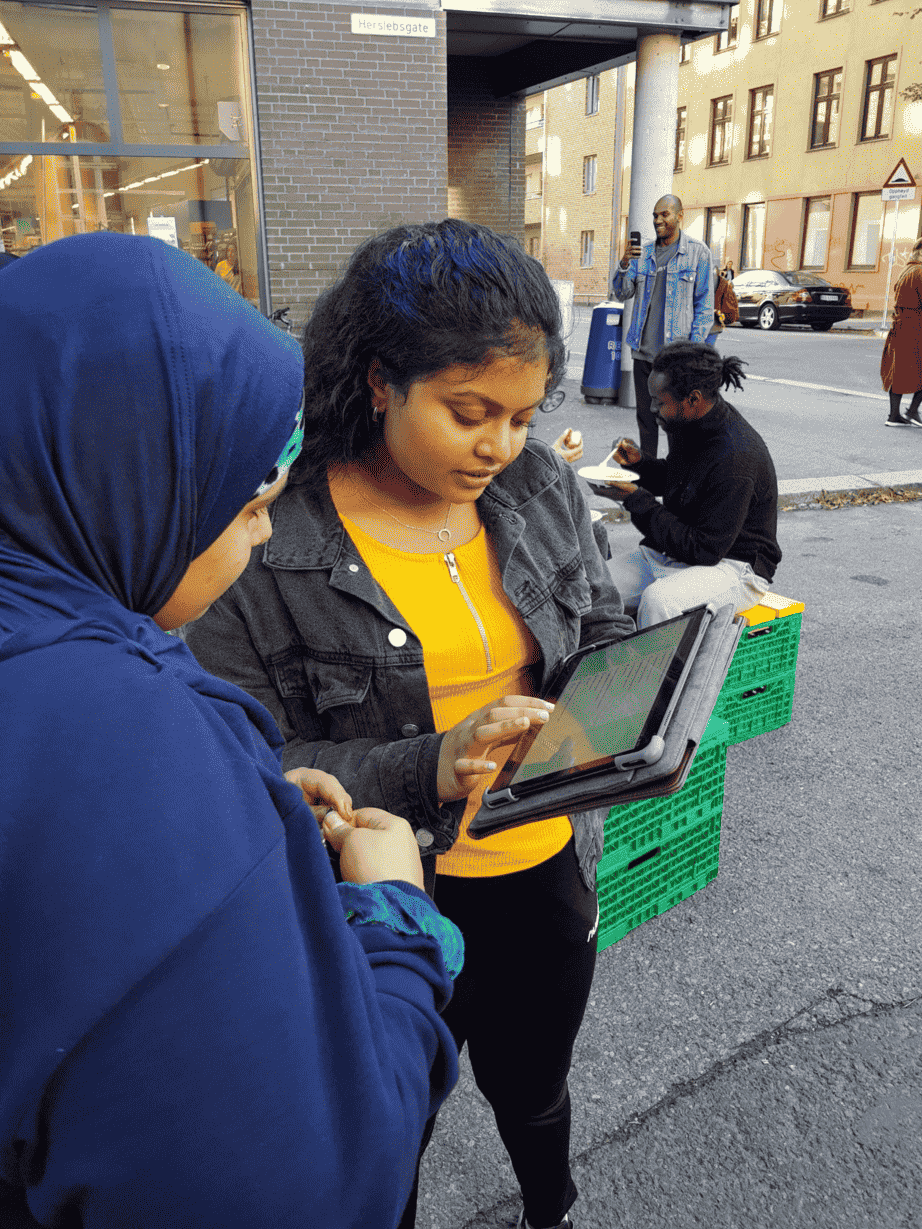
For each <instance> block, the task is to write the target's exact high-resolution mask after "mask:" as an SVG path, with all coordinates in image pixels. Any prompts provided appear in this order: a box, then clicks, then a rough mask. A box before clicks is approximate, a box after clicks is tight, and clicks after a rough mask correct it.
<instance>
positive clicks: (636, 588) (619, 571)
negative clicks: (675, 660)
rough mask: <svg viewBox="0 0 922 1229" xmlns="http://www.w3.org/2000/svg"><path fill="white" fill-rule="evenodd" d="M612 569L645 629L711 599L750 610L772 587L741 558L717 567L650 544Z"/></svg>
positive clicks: (612, 563)
mask: <svg viewBox="0 0 922 1229" xmlns="http://www.w3.org/2000/svg"><path fill="white" fill-rule="evenodd" d="M608 569H609V571H610V572H611V578H612V580H613V581H614V583H615V585H616V587H617V589H618V592H619V593H620V594H621V597H622V600H623V601H624V604H625V606H637V626H638V627H639V628H643V627H652V626H653V624H654V623H662V622H663V620H664V619H674V618H675V617H676V615H680V614H681V613H682V611H683V610H690V609H691V608H692V607H693V606H702V605H703V604H704V603H705V602H713V603H714V605H715V606H727V605H732V606H733V609H734V610H735V611H740V610H748V608H749V607H750V606H755V605H756V603H757V602H758V600H759V598H760V597H761V596H762V594H763V593H765V592H766V591H767V589H768V584H767V583H766V582H765V581H764V580H763V579H762V577H761V576H757V575H756V574H755V572H753V570H752V567H751V566H750V565H749V564H748V563H742V562H741V561H740V560H739V559H722V560H721V561H720V563H718V564H715V566H714V567H698V566H689V565H688V564H687V563H679V561H678V560H677V559H670V558H669V556H668V555H663V554H661V553H660V552H659V551H658V550H653V548H652V547H650V546H639V547H638V548H637V550H634V551H631V553H630V554H629V555H624V556H622V557H621V558H619V559H612V560H610V561H609V564H608Z"/></svg>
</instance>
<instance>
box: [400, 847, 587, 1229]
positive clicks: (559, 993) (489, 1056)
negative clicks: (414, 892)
mask: <svg viewBox="0 0 922 1229" xmlns="http://www.w3.org/2000/svg"><path fill="white" fill-rule="evenodd" d="M435 903H436V904H437V905H438V907H439V909H440V910H441V911H442V913H444V914H445V916H446V917H449V918H451V920H452V921H453V922H455V924H456V925H457V926H458V927H459V929H460V930H461V933H462V934H463V935H464V945H465V956H464V968H463V969H462V971H461V973H460V974H459V976H458V979H457V981H456V982H455V992H454V995H453V997H452V1000H451V1002H450V1003H449V1004H448V1007H447V1008H446V1009H445V1014H444V1017H443V1018H444V1020H445V1022H446V1024H447V1025H448V1027H449V1028H450V1029H451V1031H452V1034H453V1035H454V1038H455V1041H456V1042H457V1044H458V1049H459V1050H460V1049H461V1047H462V1046H463V1045H464V1044H465V1042H466V1043H467V1047H468V1054H469V1056H470V1061H471V1067H472V1069H473V1072H474V1079H475V1080H476V1081H477V1087H478V1088H479V1089H480V1091H481V1092H482V1093H483V1095H484V1096H485V1097H486V1099H487V1101H489V1103H490V1106H491V1107H492V1109H493V1113H494V1115H495V1117H496V1125H497V1128H498V1130H499V1134H500V1137H501V1139H502V1141H503V1143H504V1144H505V1146H506V1151H507V1152H508V1153H509V1159H510V1160H511V1162H512V1168H513V1169H514V1170H515V1175H516V1178H517V1179H518V1182H519V1186H520V1187H521V1190H522V1198H523V1200H524V1203H525V1215H526V1217H527V1218H528V1220H529V1222H530V1224H532V1225H534V1226H536V1229H544V1227H545V1226H548V1225H556V1224H557V1223H558V1222H559V1221H561V1220H563V1217H564V1216H565V1214H566V1212H567V1210H568V1208H570V1207H571V1205H572V1204H573V1201H574V1200H575V1199H576V1187H575V1186H574V1184H573V1178H572V1176H571V1173H570V1160H569V1151H570V1094H569V1090H568V1088H567V1074H568V1072H569V1070H570V1060H571V1057H572V1054H573V1044H574V1042H575V1041H576V1035H577V1033H578V1032H579V1028H580V1025H581V1024H582V1022H583V1014H584V1012H585V1010H586V1003H587V1001H588V999H589V990H590V987H591V985H592V975H593V972H594V970H595V956H596V944H595V926H596V920H597V901H596V894H595V892H594V891H589V890H588V889H587V888H586V887H585V885H584V884H583V881H582V879H581V878H580V875H579V867H578V866H577V862H576V854H575V852H574V848H573V841H572V840H571V841H570V842H569V844H567V845H566V846H565V847H564V848H563V849H562V850H561V852H560V853H559V854H557V855H556V856H555V857H553V858H550V859H549V860H548V861H547V862H543V863H542V864H541V865H540V866H535V867H532V868H531V869H530V870H527V871H519V872H517V873H516V874H512V875H498V876H495V877H491V878H489V879H462V878H460V877H455V876H446V875H443V876H440V877H439V878H438V879H437V880H436V885H435ZM434 1126H435V1119H431V1120H430V1122H429V1124H428V1126H427V1129H426V1135H425V1137H424V1139H423V1143H422V1147H421V1149H420V1155H422V1153H423V1151H425V1148H426V1145H427V1144H428V1142H429V1139H430V1137H431V1135H432V1129H433V1127H434ZM417 1181H418V1179H417ZM416 1199H417V1186H416V1185H414V1187H413V1192H412V1194H411V1196H410V1201H409V1203H408V1205H407V1210H406V1212H405V1213H404V1216H403V1219H402V1220H401V1221H400V1225H399V1229H411V1227H412V1226H413V1225H414V1224H415V1218H416Z"/></svg>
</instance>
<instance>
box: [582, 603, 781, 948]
mask: <svg viewBox="0 0 922 1229" xmlns="http://www.w3.org/2000/svg"><path fill="white" fill-rule="evenodd" d="M803 610H804V606H803V603H802V602H792V601H791V600H790V599H789V598H783V597H780V596H778V595H777V594H773V593H767V594H765V595H764V597H763V599H762V603H761V604H760V605H758V606H753V607H752V608H751V609H749V610H746V611H744V612H743V617H744V618H745V620H746V623H747V628H746V631H744V632H743V635H742V637H741V639H740V641H739V644H738V645H737V648H736V652H735V654H734V656H733V661H732V663H731V665H730V669H729V671H728V673H727V680H726V682H725V683H724V685H723V688H722V689H721V692H720V696H719V697H718V700H717V704H716V705H715V707H714V714H713V716H712V717H711V720H710V721H709V722H708V726H707V729H706V730H705V732H704V737H703V738H702V740H701V745H700V746H699V748H698V751H697V753H696V755H695V759H694V763H693V764H692V769H691V772H690V773H689V774H688V779H687V781H686V782H685V784H684V786H683V787H682V789H680V790H679V791H678V793H676V794H671V795H670V796H668V797H666V798H649V799H646V800H645V801H643V802H633V803H627V804H625V805H623V806H615V807H612V809H611V811H610V812H609V814H608V819H607V820H606V822H605V847H604V850H603V854H602V859H601V861H600V862H599V867H598V871H597V872H596V884H597V887H598V893H599V935H598V950H599V951H600V952H601V951H603V950H604V949H605V948H606V947H611V945H612V944H613V943H617V942H618V940H619V939H621V938H623V937H624V936H625V935H626V934H627V932H628V931H629V930H633V929H634V928H635V927H636V926H640V925H641V924H642V923H643V922H647V921H649V920H650V918H653V917H656V916H657V914H660V913H665V912H666V910H667V909H671V908H672V907H673V905H677V904H678V903H679V902H680V901H683V900H687V898H688V897H689V896H691V895H692V894H693V893H694V892H697V891H698V890H699V889H700V888H703V887H704V886H705V884H707V883H710V882H711V880H712V879H714V878H716V876H717V870H718V860H719V855H720V820H721V816H722V814H723V797H724V776H725V773H726V764H727V747H728V746H731V745H733V744H735V743H740V742H745V740H746V739H748V738H755V737H756V735H757V734H764V733H765V732H766V731H767V730H776V729H778V727H779V726H782V725H785V724H787V722H788V721H790V720H791V709H792V705H793V701H794V683H795V675H796V671H797V653H798V650H799V648H800V625H801V619H802V615H803Z"/></svg>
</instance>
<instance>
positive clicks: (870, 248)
mask: <svg viewBox="0 0 922 1229" xmlns="http://www.w3.org/2000/svg"><path fill="white" fill-rule="evenodd" d="M882 208H883V206H882V202H881V199H880V193H879V192H861V193H856V194H855V196H854V198H853V200H852V237H851V243H850V244H849V251H848V267H849V268H850V269H873V268H875V267H876V265H877V250H878V248H879V247H880V224H881V219H882Z"/></svg>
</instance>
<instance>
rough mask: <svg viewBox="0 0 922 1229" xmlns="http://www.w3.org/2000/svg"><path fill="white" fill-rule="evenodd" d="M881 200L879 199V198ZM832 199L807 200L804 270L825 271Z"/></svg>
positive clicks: (822, 197)
mask: <svg viewBox="0 0 922 1229" xmlns="http://www.w3.org/2000/svg"><path fill="white" fill-rule="evenodd" d="M878 199H879V198H878ZM831 213H832V199H831V198H830V197H828V196H811V197H808V198H807V201H806V207H805V209H804V237H803V243H802V245H801V257H800V267H801V268H802V269H825V268H826V253H827V252H828V250H829V218H830V215H831Z"/></svg>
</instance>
